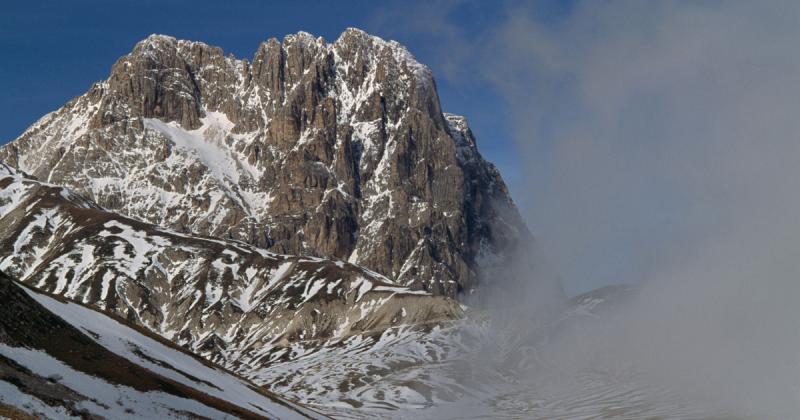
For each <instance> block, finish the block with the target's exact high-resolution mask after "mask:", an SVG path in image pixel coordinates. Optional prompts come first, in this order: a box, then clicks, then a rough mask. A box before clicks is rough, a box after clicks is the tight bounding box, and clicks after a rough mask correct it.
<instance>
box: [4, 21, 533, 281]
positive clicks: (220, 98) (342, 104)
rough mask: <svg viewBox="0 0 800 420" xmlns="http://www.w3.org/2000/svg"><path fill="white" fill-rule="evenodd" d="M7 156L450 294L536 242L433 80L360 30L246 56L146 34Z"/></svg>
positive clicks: (160, 212) (218, 233)
mask: <svg viewBox="0 0 800 420" xmlns="http://www.w3.org/2000/svg"><path fill="white" fill-rule="evenodd" d="M0 161H3V162H5V163H7V164H8V165H11V166H12V167H15V168H18V169H21V170H24V171H25V172H28V173H30V174H32V175H34V176H35V177H37V178H38V179H41V180H43V181H47V182H52V183H54V184H59V185H65V186H68V187H70V188H72V189H73V190H75V191H77V192H78V193H79V194H81V195H84V196H86V197H88V198H90V199H92V200H94V201H95V202H96V203H98V204H99V205H100V206H102V207H103V208H105V209H108V210H112V211H115V212H118V213H121V214H124V215H126V216H128V217H131V218H134V219H137V220H141V221H145V222H150V223H154V224H156V225H159V226H163V227H167V228H170V229H173V230H176V231H178V232H185V233H194V234H201V235H209V236H214V237H217V238H225V239H235V240H239V241H243V242H246V243H249V244H251V245H255V246H258V247H262V248H266V249H269V250H270V251H274V252H278V253H285V254H294V255H305V256H316V257H325V258H338V259H342V260H345V261H349V262H351V263H354V264H358V265H361V266H364V267H367V268H369V269H371V270H374V271H376V272H378V273H380V274H381V275H384V276H386V277H389V278H391V279H394V280H395V281H396V282H398V283H399V284H402V285H405V286H409V287H411V288H412V289H414V290H425V291H429V292H431V293H433V294H438V295H446V296H451V297H453V296H457V295H458V294H459V293H462V292H471V291H472V290H473V289H475V288H476V287H477V286H478V283H479V278H480V276H481V271H482V270H483V269H484V268H485V266H486V265H490V264H502V260H503V257H504V255H507V254H508V250H509V249H512V248H514V247H518V246H520V245H523V244H525V243H527V242H528V241H530V240H531V238H530V234H529V232H528V230H527V229H526V228H525V226H524V224H523V223H522V221H521V219H520V217H519V215H518V213H517V211H516V209H515V207H514V204H513V203H512V201H511V198H510V197H509V194H508V191H507V189H506V186H505V184H504V183H503V181H502V179H501V177H500V175H499V173H498V172H497V170H496V169H495V168H494V166H492V165H491V164H490V163H488V162H486V161H485V160H484V159H483V158H482V157H481V155H480V154H479V153H478V150H477V148H476V144H475V139H474V137H473V136H472V134H471V132H470V130H469V128H468V126H467V123H466V121H465V120H464V119H463V118H461V117H458V116H454V115H449V114H443V113H442V111H441V109H440V104H439V99H438V95H437V92H436V85H435V82H434V80H433V77H432V75H431V72H430V71H429V70H428V69H427V68H426V67H425V66H423V65H421V64H419V63H418V62H417V61H416V60H415V59H414V58H413V57H412V56H411V54H410V53H409V52H408V51H406V50H405V49H404V48H403V47H402V46H401V45H399V44H397V43H395V42H386V41H383V40H381V39H379V38H376V37H373V36H370V35H368V34H366V33H364V32H362V31H359V30H356V29H348V30H347V31H345V32H344V33H343V34H342V35H341V36H340V37H339V39H337V40H336V41H335V42H333V43H331V44H329V43H326V42H325V41H324V40H323V39H322V38H314V37H313V36H311V35H309V34H307V33H302V32H301V33H298V34H295V35H290V36H287V37H285V38H284V40H283V41H282V42H278V41H277V40H275V39H271V40H269V41H267V42H265V43H263V44H261V45H260V46H259V48H258V50H257V51H256V53H255V56H254V57H253V60H252V62H249V61H247V60H238V59H235V58H233V57H226V56H225V55H224V54H223V51H222V50H221V49H219V48H216V47H211V46H208V45H205V44H202V43H199V42H188V41H179V40H175V39H174V38H170V37H166V36H158V35H154V36H151V37H149V38H147V39H145V40H144V41H142V42H140V43H139V44H137V45H136V47H135V48H134V49H133V51H132V52H131V53H130V54H128V55H126V56H124V57H122V58H121V59H119V60H118V61H117V63H115V64H114V66H113V68H112V71H111V75H110V76H109V78H108V79H107V80H105V81H103V82H99V83H97V84H95V85H94V86H92V88H91V89H90V90H89V91H88V92H87V93H86V94H84V95H82V96H80V97H78V98H75V99H74V100H72V101H70V102H69V103H68V104H66V105H65V106H64V107H63V108H61V109H59V110H58V111H56V112H53V113H51V114H48V115H46V116H45V117H43V118H42V119H41V120H39V121H38V122H37V123H36V124H34V125H33V126H32V127H31V128H30V129H28V131H26V132H25V133H24V134H23V135H22V136H21V137H20V138H18V139H16V140H15V141H13V142H11V143H9V144H8V145H6V146H4V147H3V148H2V149H0Z"/></svg>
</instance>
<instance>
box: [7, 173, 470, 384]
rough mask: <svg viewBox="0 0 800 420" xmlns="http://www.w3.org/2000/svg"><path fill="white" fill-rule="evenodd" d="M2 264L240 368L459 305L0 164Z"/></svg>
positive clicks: (456, 314)
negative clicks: (111, 208) (141, 217)
mask: <svg viewBox="0 0 800 420" xmlns="http://www.w3.org/2000/svg"><path fill="white" fill-rule="evenodd" d="M0 270H3V271H5V272H7V273H9V274H10V275H12V276H14V277H16V278H18V279H19V280H20V281H22V282H24V283H26V284H28V285H31V286H34V287H36V288H37V289H39V290H42V291H45V292H49V293H52V294H56V295H60V296H63V297H65V298H68V299H71V300H74V301H77V302H81V303H84V304H87V305H91V306H94V307H96V308H99V309H102V310H105V311H107V312H109V313H112V314H114V315H117V316H120V317H123V318H126V319H127V320H128V321H129V322H131V323H133V324H136V325H139V326H142V327H144V328H147V329H149V330H150V331H152V332H154V333H156V334H158V335H160V336H162V337H165V338H166V339H169V340H171V341H173V342H175V343H177V344H180V345H181V346H183V347H185V348H187V349H189V350H192V351H193V352H195V353H196V354H199V355H201V356H203V357H205V358H206V359H209V360H211V361H213V362H216V363H218V364H220V365H222V366H224V367H227V368H230V369H234V370H237V371H239V372H242V373H244V374H253V372H256V371H258V370H259V369H261V368H263V367H265V366H267V365H269V364H271V363H274V362H276V361H280V360H290V359H293V358H295V357H298V356H300V355H302V354H303V353H304V352H306V351H308V350H309V349H316V348H318V347H319V346H321V345H322V344H323V343H329V342H337V341H342V340H347V339H349V338H351V337H355V336H358V335H370V334H380V333H381V332H382V331H384V330H386V329H388V328H392V327H398V326H405V327H413V326H424V325H427V324H436V323H439V322H442V321H448V320H454V319H458V318H460V317H461V315H462V309H461V307H460V306H459V304H458V303H457V302H456V301H455V300H452V299H449V298H446V297H442V296H434V295H431V294H430V293H427V292H425V291H419V290H411V289H409V288H407V287H402V286H400V285H398V284H395V283H393V282H392V281H391V280H389V279H388V278H386V277H384V276H381V275H380V274H378V273H375V272H373V271H370V270H367V269H364V268H361V267H359V266H355V265H352V264H350V263H347V262H343V261H331V260H322V259H319V258H314V257H291V256H285V255H279V254H273V253H270V252H267V251H264V250H262V249H259V248H255V247H253V246H251V245H248V244H245V243H243V242H238V241H233V240H220V239H215V238H211V237H195V236H190V235H186V234H182V233H178V232H175V231H170V230H167V229H163V228H160V227H156V226H153V225H150V224H147V223H143V222H140V221H137V220H134V219H130V218H127V217H123V216H119V215H116V214H114V213H110V212H107V211H105V210H103V209H101V208H100V207H99V206H97V205H96V204H95V203H93V202H92V201H90V200H87V199H85V198H83V197H81V196H78V195H76V194H75V193H74V192H72V191H70V190H68V189H65V188H62V187H58V186H54V185H51V184H46V183H42V182H39V181H36V180H34V179H31V178H29V177H26V176H25V175H24V174H20V173H18V172H17V171H15V170H13V169H11V168H9V167H6V166H4V165H0Z"/></svg>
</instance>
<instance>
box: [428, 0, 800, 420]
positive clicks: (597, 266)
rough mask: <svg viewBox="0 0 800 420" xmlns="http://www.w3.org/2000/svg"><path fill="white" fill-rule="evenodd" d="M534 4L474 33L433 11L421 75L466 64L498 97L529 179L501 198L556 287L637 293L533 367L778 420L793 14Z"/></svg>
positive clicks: (728, 4) (795, 205) (773, 5)
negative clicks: (638, 376)
mask: <svg viewBox="0 0 800 420" xmlns="http://www.w3.org/2000/svg"><path fill="white" fill-rule="evenodd" d="M470 4H471V3H469V2H459V3H456V4H449V5H448V6H447V7H453V6H456V7H468V6H469V5H470ZM465 5H466V6H465ZM436 7H439V6H436ZM543 8H545V3H533V4H530V3H514V2H512V3H505V8H504V11H503V18H502V19H500V20H498V22H497V23H496V24H493V25H490V26H489V27H485V28H475V27H470V26H469V25H464V24H463V22H458V21H454V20H453V19H450V18H448V16H450V15H448V13H452V11H451V12H448V11H447V8H446V7H445V9H446V10H444V11H441V10H440V11H439V12H437V14H435V15H434V16H440V17H442V19H441V20H440V21H439V22H438V23H437V25H438V26H437V29H436V30H435V31H432V32H430V33H431V34H432V36H433V37H434V39H438V40H439V42H440V43H441V44H439V45H442V46H443V48H444V46H447V49H450V48H452V49H453V50H454V51H456V52H458V53H457V54H454V55H452V56H449V55H448V54H447V49H443V50H442V56H444V57H445V58H443V60H442V61H443V62H442V63H440V64H439V65H441V66H443V68H445V69H462V70H461V71H463V69H465V68H471V69H474V70H475V73H474V74H473V75H472V76H469V75H464V74H459V72H458V71H447V72H445V74H446V77H478V78H480V80H482V81H483V82H486V83H488V85H489V86H491V87H493V88H494V89H496V90H497V91H498V92H499V93H500V94H502V96H503V97H504V99H505V100H506V101H507V103H508V104H509V109H510V110H511V112H512V115H511V120H512V121H513V124H514V127H513V129H514V136H515V140H516V143H517V145H518V147H519V149H520V152H521V153H522V154H523V155H524V157H525V162H526V167H527V170H528V174H527V176H528V181H529V182H528V185H527V188H526V190H525V191H517V193H518V194H519V193H520V192H522V193H523V195H522V196H518V197H517V198H518V199H519V200H521V201H522V203H521V204H522V208H523V211H524V212H525V213H526V214H527V216H528V220H529V222H530V224H531V227H532V229H533V230H534V233H535V234H536V235H537V237H538V239H539V240H540V242H541V244H542V248H543V249H544V250H545V252H547V253H548V254H549V257H550V258H551V259H552V260H553V261H554V262H555V266H556V267H557V269H558V270H559V271H560V272H561V273H562V275H563V276H564V277H565V279H566V281H567V288H568V290H572V291H576V290H578V291H580V290H586V289H590V288H592V287H597V286H600V285H602V284H608V283H619V282H642V283H644V284H646V286H644V288H643V290H642V293H641V296H640V297H639V298H638V299H636V300H635V301H634V302H633V303H632V304H631V306H630V307H629V308H625V309H624V311H623V312H622V314H621V315H620V316H619V317H618V318H616V319H615V321H614V322H613V323H604V324H598V325H592V327H591V328H589V329H587V330H586V331H581V332H580V333H579V334H576V335H575V336H572V337H569V338H565V339H564V340H563V341H562V342H560V343H554V344H553V345H552V346H551V347H549V349H550V351H551V352H552V355H551V357H552V358H553V359H554V360H559V361H561V362H563V363H562V364H561V365H562V366H563V367H564V369H566V370H575V369H580V368H584V367H596V366H599V365H603V364H605V365H614V364H631V365H635V366H636V368H637V369H638V370H639V371H641V372H642V374H643V375H644V377H645V378H648V379H649V380H651V381H652V383H659V384H668V385H670V386H672V387H674V388H677V389H681V390H683V391H685V392H686V393H687V394H691V395H692V396H695V397H701V398H704V399H706V400H707V401H713V402H719V403H721V404H723V405H724V406H725V407H729V408H734V409H735V410H738V412H743V413H744V412H753V413H755V414H756V416H757V417H758V418H764V417H774V418H791V417H796V415H797V413H800V398H798V395H800V379H799V378H800V358H798V356H797V354H798V350H800V328H798V327H797V325H798V321H800V305H798V303H797V302H798V300H799V299H800V254H799V253H800V251H799V250H800V184H799V180H800V118H798V112H800V48H798V47H797V40H799V39H800V25H798V24H797V23H798V22H800V3H797V2H788V1H787V2H751V1H725V2H713V1H705V2H635V1H631V2H595V1H591V2H589V1H587V2H578V3H576V4H575V5H574V7H573V8H572V9H571V10H568V11H567V12H566V14H564V15H563V16H559V17H558V18H556V19H553V18H552V16H548V18H547V19H544V18H543V17H542V16H543V15H544V13H543V10H544V9H543ZM426 25H429V26H431V25H433V24H432V23H427V24H426ZM471 31H480V35H476V34H474V33H471ZM459 34H461V35H463V36H459ZM437 37H439V38H437ZM460 40H469V42H467V43H464V44H459V42H460ZM432 42H435V41H432ZM452 44H455V45H460V46H455V47H452V46H450V45H452ZM476 75H477V76H476ZM475 80H478V79H475Z"/></svg>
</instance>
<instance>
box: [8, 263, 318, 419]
mask: <svg viewBox="0 0 800 420" xmlns="http://www.w3.org/2000/svg"><path fill="white" fill-rule="evenodd" d="M0 299H2V302H3V305H0V415H2V416H9V418H59V419H66V418H84V419H89V418H92V419H99V418H113V419H152V418H167V417H169V418H187V419H190V418H229V417H235V418H245V419H246V418H252V419H256V418H285V419H299V418H323V416H322V415H320V414H317V413H315V412H313V411H311V410H309V409H306V408H304V407H302V406H300V405H297V404H295V403H291V402H289V401H286V400H284V399H281V398H279V397H277V396H275V395H272V394H270V393H268V392H265V391H263V390H260V389H258V388H256V387H255V386H253V385H252V384H250V383H248V382H246V381H245V380H243V379H241V378H238V377H236V376H234V375H232V374H230V373H228V372H225V371H223V370H221V369H219V368H216V367H213V366H210V365H208V364H207V363H204V362H203V361H202V360H200V359H197V358H196V356H193V355H191V354H190V353H187V352H185V351H182V350H180V349H177V348H174V347H173V346H171V345H169V344H168V343H167V342H165V341H163V340H160V339H158V338H157V337H152V336H149V335H148V334H147V333H146V332H144V331H141V330H137V329H135V328H132V327H130V326H129V325H127V324H126V323H124V322H123V321H122V320H118V319H113V318H110V317H108V316H106V315H103V314H101V313H99V312H97V311H93V310H91V309H89V308H86V307H83V306H80V305H78V304H75V303H67V302H64V301H60V300H57V299H55V298H53V297H51V296H47V295H45V294H42V293H40V292H35V291H32V290H30V289H27V288H24V287H21V286H19V285H17V284H15V283H14V282H13V281H12V280H11V279H10V278H9V277H7V276H6V275H5V274H2V273H0Z"/></svg>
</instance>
